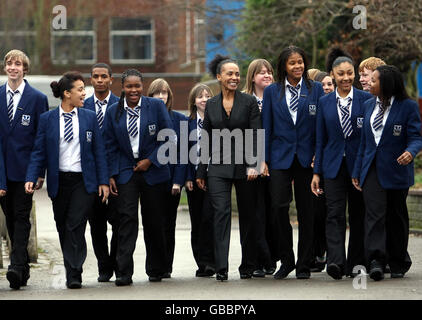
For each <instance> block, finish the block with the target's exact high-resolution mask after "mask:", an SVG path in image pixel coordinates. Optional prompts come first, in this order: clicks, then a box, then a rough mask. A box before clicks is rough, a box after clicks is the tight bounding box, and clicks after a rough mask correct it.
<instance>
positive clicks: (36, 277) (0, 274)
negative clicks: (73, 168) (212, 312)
mask: <svg viewBox="0 0 422 320" xmlns="http://www.w3.org/2000/svg"><path fill="white" fill-rule="evenodd" d="M34 198H35V200H36V210H37V211H36V214H37V228H38V246H39V251H40V254H39V260H38V263H36V264H32V266H31V279H30V280H29V282H28V286H27V287H25V288H22V289H21V290H19V291H14V290H11V289H9V283H8V281H7V280H6V277H5V274H6V268H7V265H8V259H7V257H6V256H4V264H5V267H6V268H3V269H0V300H4V299H18V300H20V299H35V300H37V299H43V300H44V299H49V300H51V299H57V300H62V299H70V300H73V299H81V300H96V299H101V300H103V299H104V300H108V299H113V300H114V299H116V300H119V299H124V300H132V299H137V300H216V299H218V300H290V299H292V300H313V299H318V300H320V299H322V300H331V299H340V300H360V299H363V300H366V299H371V300H372V299H409V300H420V299H422V238H421V237H416V236H411V237H410V242H409V253H410V256H411V258H412V260H413V266H412V268H411V269H410V271H409V273H407V274H406V277H405V278H404V279H390V278H389V277H388V275H387V277H386V279H385V280H384V281H381V282H377V283H375V282H373V281H372V280H371V279H369V278H368V281H367V284H366V289H355V288H354V286H353V280H352V279H349V278H347V279H343V280H341V281H334V280H332V279H331V278H330V277H329V276H328V275H327V274H326V273H325V272H322V273H314V274H312V278H311V279H309V280H297V279H296V278H295V276H294V272H293V273H291V274H290V276H289V277H288V278H287V279H284V280H274V279H273V277H272V276H271V277H266V278H264V279H257V278H255V279H248V280H240V279H239V274H238V272H237V267H238V265H239V264H240V259H241V257H240V241H239V230H238V221H237V219H236V218H233V224H232V234H231V246H230V271H229V281H227V282H224V283H221V282H217V281H216V280H215V277H214V278H209V279H208V278H207V279H204V278H195V277H194V273H195V270H196V266H195V262H194V259H193V256H192V251H191V247H190V220H189V215H188V213H187V212H183V211H182V212H180V213H179V215H178V219H177V230H176V252H175V260H174V267H173V269H174V272H173V274H172V278H171V279H165V280H163V281H162V282H160V283H150V282H148V278H147V276H146V274H145V246H144V242H143V234H142V230H140V232H139V236H138V241H137V248H136V251H135V256H134V261H135V273H134V275H133V281H134V283H133V285H132V286H129V287H116V286H115V285H114V282H109V283H98V282H97V281H96V279H97V276H98V275H97V265H96V259H95V256H94V253H93V250H92V244H91V239H90V234H89V227H88V228H87V233H86V239H87V245H88V256H87V260H86V262H85V264H84V272H83V275H82V276H83V288H82V289H81V290H69V289H66V287H65V279H64V268H63V260H62V255H61V251H60V247H59V241H58V234H57V231H56V228H55V224H54V219H53V213H52V209H51V201H50V200H49V199H48V197H47V193H46V190H45V189H43V190H41V191H38V192H37V193H36V194H35V197H34ZM297 238H298V237H297V228H295V230H294V239H295V246H297ZM112 280H114V277H113V278H112ZM355 282H356V281H355Z"/></svg>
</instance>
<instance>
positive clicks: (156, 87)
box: [147, 78, 173, 110]
mask: <svg viewBox="0 0 422 320" xmlns="http://www.w3.org/2000/svg"><path fill="white" fill-rule="evenodd" d="M163 90H164V91H167V93H168V98H167V103H166V107H167V109H168V110H171V108H172V107H173V92H172V91H171V89H170V86H169V84H168V82H167V81H166V80H164V79H162V78H158V79H155V80H154V81H153V82H151V84H150V85H149V87H148V92H147V96H148V97H152V96H153V95H154V94H156V93H159V92H160V91H163Z"/></svg>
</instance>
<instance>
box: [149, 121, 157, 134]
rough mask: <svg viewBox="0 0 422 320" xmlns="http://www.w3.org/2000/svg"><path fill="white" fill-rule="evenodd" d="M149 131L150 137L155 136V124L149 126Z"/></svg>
mask: <svg viewBox="0 0 422 320" xmlns="http://www.w3.org/2000/svg"><path fill="white" fill-rule="evenodd" d="M148 131H149V135H150V136H153V135H154V134H155V132H156V127H155V124H150V125H148Z"/></svg>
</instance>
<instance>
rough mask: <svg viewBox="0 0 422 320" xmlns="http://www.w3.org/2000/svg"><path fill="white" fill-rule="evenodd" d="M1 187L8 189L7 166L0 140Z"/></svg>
mask: <svg viewBox="0 0 422 320" xmlns="http://www.w3.org/2000/svg"><path fill="white" fill-rule="evenodd" d="M0 189H1V190H7V184H6V168H5V167H4V159H3V147H2V145H1V140H0Z"/></svg>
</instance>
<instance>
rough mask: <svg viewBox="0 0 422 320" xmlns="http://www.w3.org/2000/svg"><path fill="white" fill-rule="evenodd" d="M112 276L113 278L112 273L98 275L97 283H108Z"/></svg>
mask: <svg viewBox="0 0 422 320" xmlns="http://www.w3.org/2000/svg"><path fill="white" fill-rule="evenodd" d="M112 276H113V272H112V273H100V275H99V277H98V279H97V280H98V282H109V281H110V279H111V277H112Z"/></svg>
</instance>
